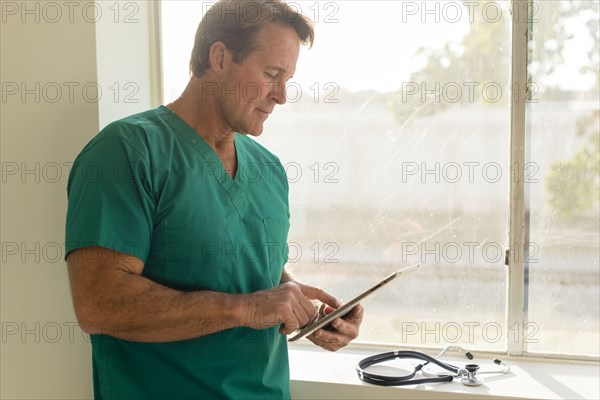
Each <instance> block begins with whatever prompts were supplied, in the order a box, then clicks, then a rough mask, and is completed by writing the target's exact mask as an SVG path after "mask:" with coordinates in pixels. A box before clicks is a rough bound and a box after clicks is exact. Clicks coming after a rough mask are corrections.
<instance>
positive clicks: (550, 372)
mask: <svg viewBox="0 0 600 400" xmlns="http://www.w3.org/2000/svg"><path fill="white" fill-rule="evenodd" d="M378 352H379V351H378V350H375V351H366V350H355V349H351V350H340V351H338V352H336V353H330V352H327V351H324V350H321V349H319V348H317V347H315V346H312V345H310V346H309V345H306V344H304V343H302V344H293V345H290V373H291V381H292V382H291V391H292V398H293V399H295V400H299V399H466V398H467V399H468V398H485V399H599V398H600V366H599V364H598V363H597V362H569V361H557V360H540V359H535V360H529V359H523V358H515V359H510V358H506V357H499V358H501V359H502V360H503V361H505V362H506V363H507V364H510V367H511V371H510V372H509V373H508V374H505V375H501V374H497V375H496V374H494V375H491V374H490V375H481V378H483V380H484V382H483V385H481V386H476V387H468V386H464V385H463V384H462V383H460V381H457V380H455V381H453V382H449V383H433V384H425V385H409V386H399V387H383V386H375V385H370V384H367V383H364V382H362V381H361V380H360V379H359V378H358V375H357V373H356V370H355V366H356V364H357V363H358V362H359V361H360V360H361V359H362V358H364V357H367V356H370V355H373V354H376V353H378ZM454 354H456V353H454ZM454 354H452V355H448V356H444V357H443V360H446V361H448V362H450V363H454V364H455V365H456V364H458V365H461V366H462V365H464V364H467V361H468V360H467V359H466V358H460V357H456V356H454ZM475 357H476V359H475V360H473V362H476V363H478V364H480V365H481V368H482V370H483V369H484V368H485V369H494V366H493V364H492V362H491V357H489V356H485V355H484V356H481V357H478V356H477V354H475ZM488 367H489V368H488Z"/></svg>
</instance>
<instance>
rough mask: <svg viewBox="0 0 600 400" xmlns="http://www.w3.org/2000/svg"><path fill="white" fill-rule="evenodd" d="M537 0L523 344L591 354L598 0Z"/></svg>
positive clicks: (594, 332)
mask: <svg viewBox="0 0 600 400" xmlns="http://www.w3.org/2000/svg"><path fill="white" fill-rule="evenodd" d="M534 5H535V7H534V8H533V9H532V11H534V12H535V16H534V18H533V19H532V21H531V32H532V36H531V40H530V44H529V47H530V55H531V59H530V62H529V73H530V79H531V83H532V84H531V88H532V89H533V90H534V94H533V99H532V100H531V102H529V103H528V118H527V125H528V136H529V146H528V149H529V150H528V156H529V163H528V164H527V167H528V168H527V172H528V173H529V176H528V177H526V179H528V180H526V186H527V189H528V190H529V202H528V203H529V210H530V214H529V215H530V230H529V246H528V248H529V250H530V252H531V253H530V255H529V286H528V298H529V301H528V319H529V323H530V330H529V332H528V333H529V334H531V335H533V336H532V337H530V338H529V340H527V341H526V342H527V346H528V350H529V351H534V352H544V353H555V352H556V353H571V354H585V355H594V356H596V357H597V356H598V354H599V346H600V338H599V335H598V331H599V315H600V293H599V281H600V279H599V275H600V270H599V268H600V264H599V252H600V237H599V205H598V197H599V192H600V188H599V172H600V171H599V170H600V163H599V157H600V148H599V143H600V142H599V135H600V133H599V123H600V122H599V116H600V113H599V104H598V99H599V95H600V93H599V86H598V49H599V43H598V40H599V38H598V7H599V2H598V1H538V2H535V4H534ZM534 331H535V332H534ZM526 339H527V338H526Z"/></svg>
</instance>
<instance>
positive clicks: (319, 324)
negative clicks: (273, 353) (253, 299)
mask: <svg viewBox="0 0 600 400" xmlns="http://www.w3.org/2000/svg"><path fill="white" fill-rule="evenodd" d="M417 268H419V264H415V265H411V266H410V267H406V268H402V269H399V270H398V271H396V272H394V273H392V274H391V275H388V276H386V277H385V278H384V279H383V280H381V281H380V282H378V283H377V284H375V285H374V286H372V287H370V288H369V289H367V290H365V291H364V292H362V293H361V294H359V295H358V296H356V297H355V298H353V299H352V300H350V301H349V302H347V303H345V304H344V305H342V306H341V307H340V308H338V309H336V310H335V311H332V312H331V313H329V314H327V315H325V316H323V317H321V318H318V319H317V320H315V321H313V322H312V323H309V324H308V325H306V326H305V327H304V328H301V329H299V330H297V331H296V332H294V333H292V334H291V336H290V338H288V341H290V342H294V341H296V340H298V339H301V338H303V337H305V336H308V335H310V334H311V333H313V332H315V331H316V330H318V329H321V328H323V327H325V326H327V325H328V324H329V323H330V322H331V321H333V320H334V319H336V318H338V317H343V316H344V315H346V314H348V313H349V312H350V311H351V310H352V309H353V308H354V307H355V306H356V305H357V304H359V303H360V302H361V301H362V300H364V299H366V298H367V297H368V296H370V295H371V294H373V293H375V292H376V291H377V290H379V289H380V288H382V287H383V286H385V285H387V284H388V283H389V282H391V281H393V280H394V279H396V277H398V276H400V275H401V274H405V273H407V272H411V271H414V270H416V269H417Z"/></svg>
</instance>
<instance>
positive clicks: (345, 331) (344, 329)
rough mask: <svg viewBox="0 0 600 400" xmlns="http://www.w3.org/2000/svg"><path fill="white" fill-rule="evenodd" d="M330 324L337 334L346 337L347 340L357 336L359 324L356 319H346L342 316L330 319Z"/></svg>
mask: <svg viewBox="0 0 600 400" xmlns="http://www.w3.org/2000/svg"><path fill="white" fill-rule="evenodd" d="M331 326H332V327H333V328H334V329H335V330H336V331H337V333H338V334H340V335H342V336H345V337H347V338H348V339H349V340H348V341H351V340H354V339H356V338H357V337H358V333H359V326H360V324H359V323H357V322H356V321H353V320H352V321H346V320H344V319H342V318H336V319H334V320H333V321H331Z"/></svg>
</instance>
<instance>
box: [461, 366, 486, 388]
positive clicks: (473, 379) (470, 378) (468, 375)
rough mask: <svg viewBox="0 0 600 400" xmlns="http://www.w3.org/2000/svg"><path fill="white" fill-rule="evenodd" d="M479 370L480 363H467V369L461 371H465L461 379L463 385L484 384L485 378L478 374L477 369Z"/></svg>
mask: <svg viewBox="0 0 600 400" xmlns="http://www.w3.org/2000/svg"><path fill="white" fill-rule="evenodd" d="M478 370H479V365H477V364H467V365H465V369H464V370H462V371H460V372H463V376H462V378H461V379H460V381H461V382H462V384H463V385H466V386H479V385H481V384H483V380H481V379H480V378H479V377H478V376H477V371H478Z"/></svg>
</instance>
